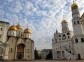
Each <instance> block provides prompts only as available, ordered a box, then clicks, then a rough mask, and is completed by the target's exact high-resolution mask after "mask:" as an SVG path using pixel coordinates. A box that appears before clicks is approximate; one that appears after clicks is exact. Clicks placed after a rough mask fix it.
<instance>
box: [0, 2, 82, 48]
mask: <svg viewBox="0 0 84 62" xmlns="http://www.w3.org/2000/svg"><path fill="white" fill-rule="evenodd" d="M72 2H73V0H0V19H1V20H3V21H8V22H9V23H10V24H13V21H14V24H15V25H16V24H17V23H18V21H19V23H20V24H21V26H22V27H23V29H25V28H26V27H27V24H28V26H29V28H30V29H31V30H32V34H31V38H32V39H33V40H34V42H35V47H36V48H37V49H40V50H41V49H44V48H52V38H53V34H54V32H55V31H56V29H57V30H58V31H59V32H61V21H62V19H63V15H64V18H65V19H66V20H67V22H68V25H69V29H70V30H71V31H72V25H71V19H72V16H71V4H72ZM76 3H77V4H78V6H79V10H80V14H81V15H82V13H83V12H84V0H76Z"/></svg>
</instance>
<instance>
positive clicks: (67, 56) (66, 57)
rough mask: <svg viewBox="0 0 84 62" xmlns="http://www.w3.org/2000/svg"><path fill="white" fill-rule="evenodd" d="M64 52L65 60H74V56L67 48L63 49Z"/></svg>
mask: <svg viewBox="0 0 84 62" xmlns="http://www.w3.org/2000/svg"><path fill="white" fill-rule="evenodd" d="M64 54H65V59H67V60H75V59H76V56H75V55H74V54H73V53H71V52H69V51H68V50H64Z"/></svg>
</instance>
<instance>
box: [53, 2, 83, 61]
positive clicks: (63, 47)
mask: <svg viewBox="0 0 84 62" xmlns="http://www.w3.org/2000/svg"><path fill="white" fill-rule="evenodd" d="M71 10H72V26H73V32H72V31H70V30H69V28H68V24H67V21H66V20H65V19H63V21H62V23H61V25H62V33H59V32H58V31H57V30H56V32H55V33H54V38H53V39H52V51H53V59H66V60H76V59H84V14H83V15H82V16H81V17H80V13H79V8H78V5H77V4H76V3H75V2H73V4H72V6H71Z"/></svg>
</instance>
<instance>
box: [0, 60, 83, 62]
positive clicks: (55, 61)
mask: <svg viewBox="0 0 84 62" xmlns="http://www.w3.org/2000/svg"><path fill="white" fill-rule="evenodd" d="M0 62H84V60H73V61H66V60H45V61H42V60H35V61H0Z"/></svg>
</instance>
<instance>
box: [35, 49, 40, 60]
mask: <svg viewBox="0 0 84 62" xmlns="http://www.w3.org/2000/svg"><path fill="white" fill-rule="evenodd" d="M34 55H35V59H40V57H39V54H38V51H37V50H36V48H35V50H34Z"/></svg>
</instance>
